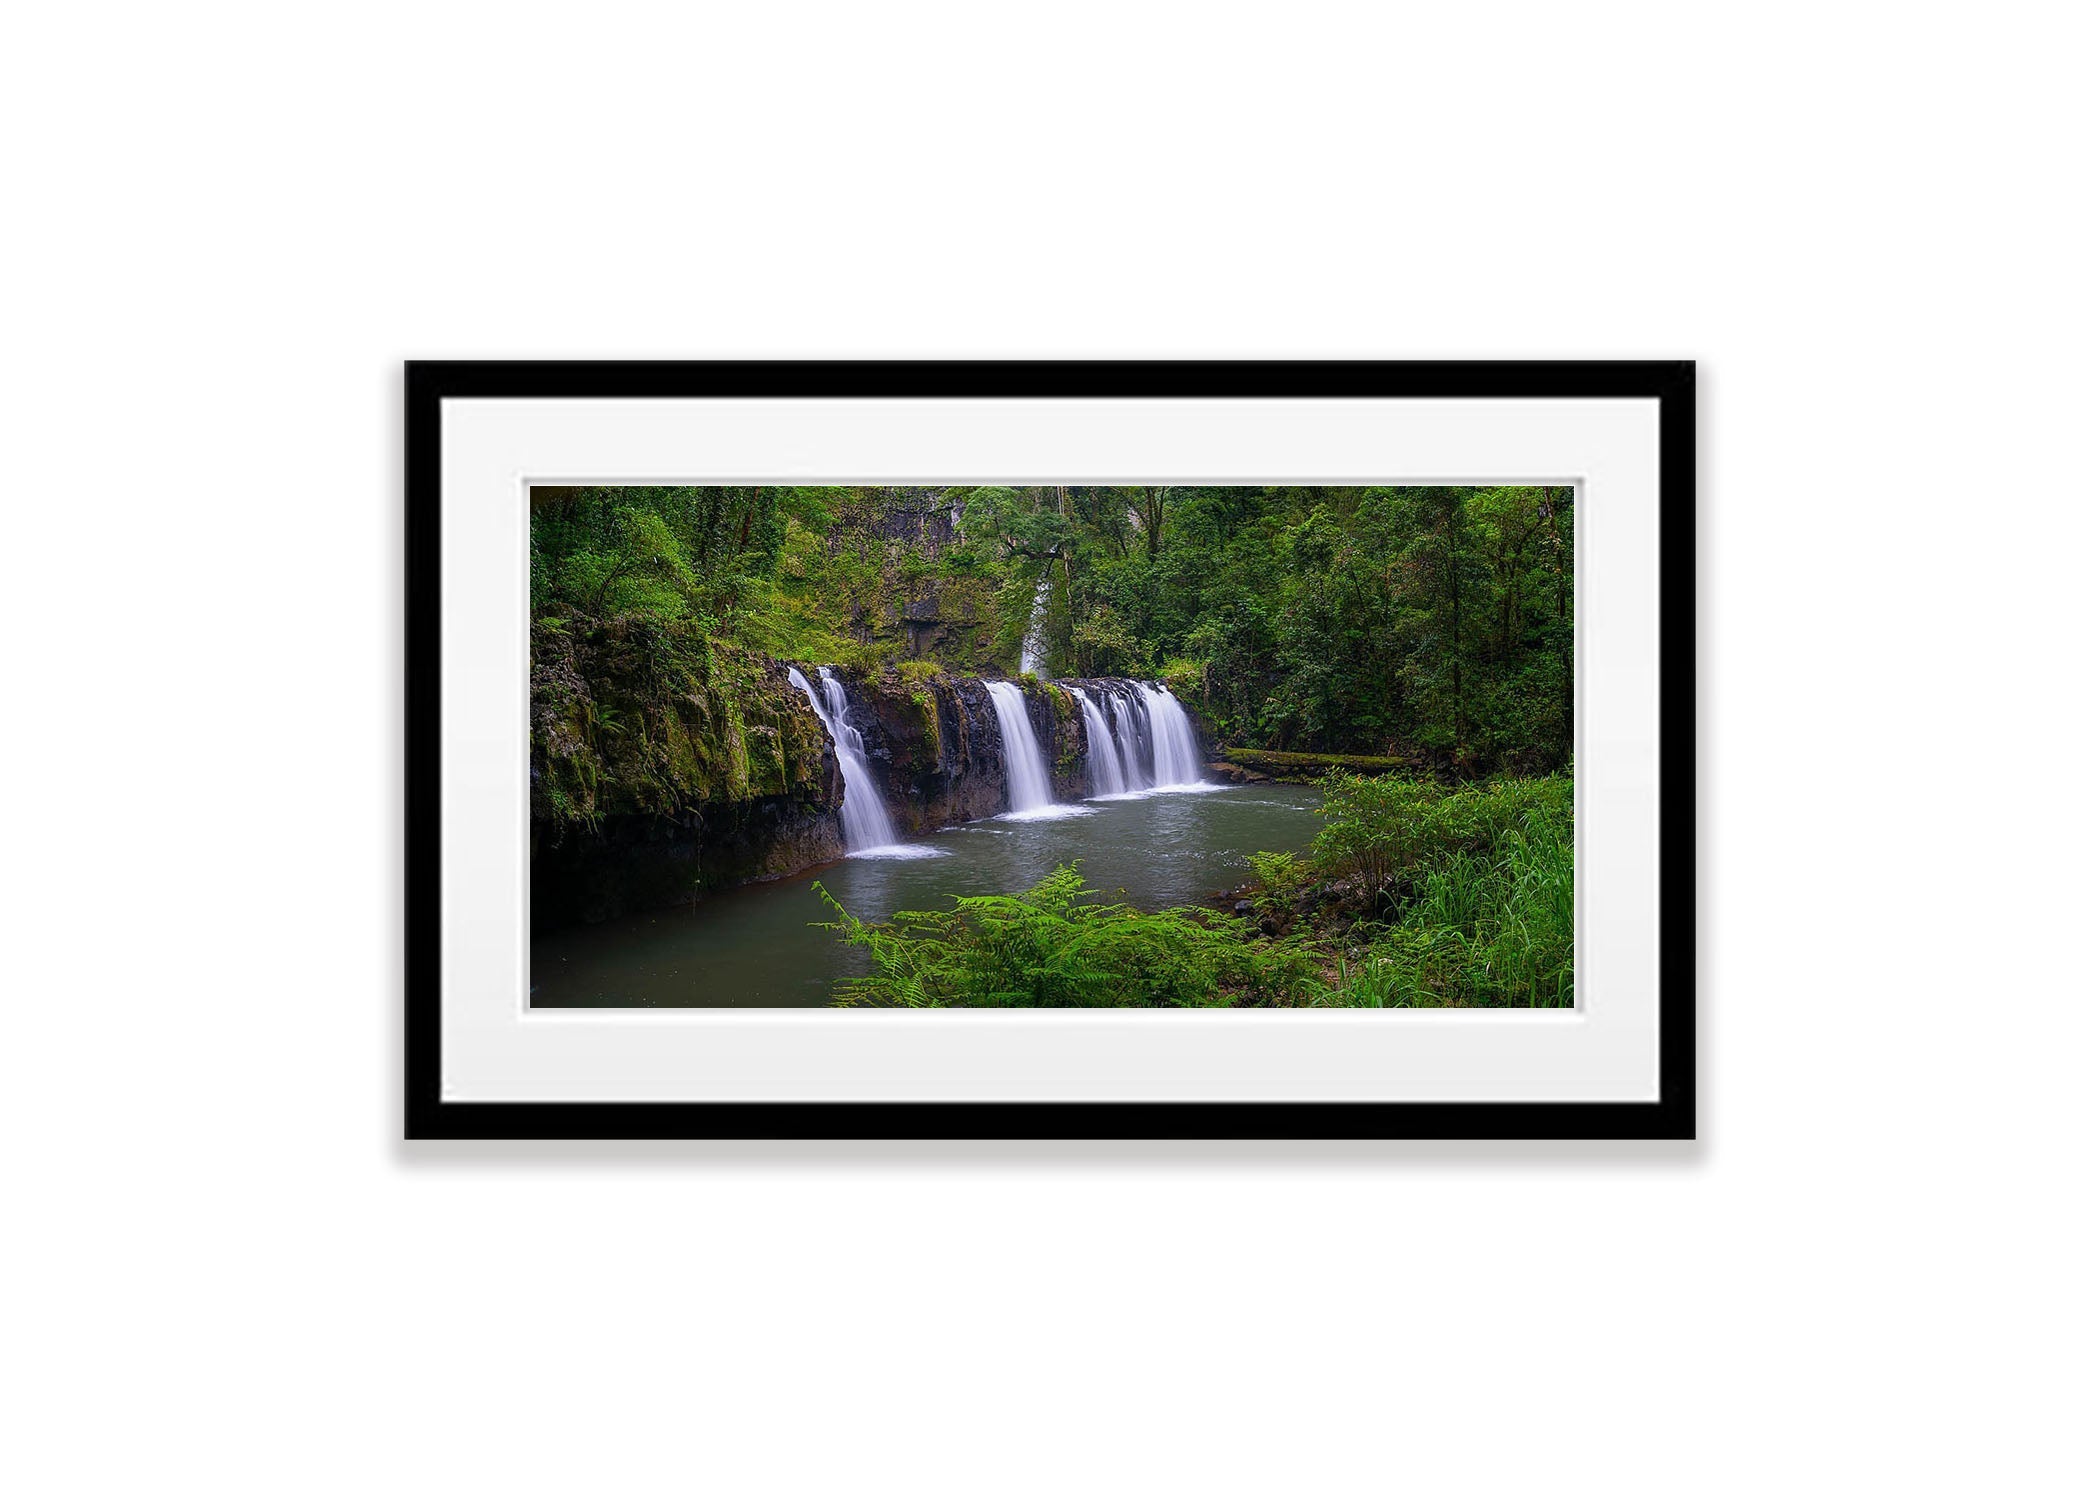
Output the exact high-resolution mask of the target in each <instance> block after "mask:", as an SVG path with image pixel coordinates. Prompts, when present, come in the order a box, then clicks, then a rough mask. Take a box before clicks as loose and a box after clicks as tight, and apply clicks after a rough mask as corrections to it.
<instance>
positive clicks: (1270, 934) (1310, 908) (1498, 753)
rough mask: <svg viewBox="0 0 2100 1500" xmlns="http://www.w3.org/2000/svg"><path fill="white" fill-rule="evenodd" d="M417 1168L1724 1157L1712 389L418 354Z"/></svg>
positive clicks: (1465, 374)
mask: <svg viewBox="0 0 2100 1500" xmlns="http://www.w3.org/2000/svg"><path fill="white" fill-rule="evenodd" d="M406 397H407V427H406V432H407V455H406V456H407V476H406V484H407V537H408V544H407V569H408V577H407V604H408V622H407V650H408V659H407V681H408V703H407V725H408V744H407V787H408V798H407V804H408V805H407V819H408V824H407V903H408V908H407V989H406V993H407V999H406V1004H407V1024H406V1047H405V1054H406V1055H405V1070H406V1116H407V1119H406V1129H407V1133H408V1135H409V1136H410V1137H411V1138H425V1137H597V1138H604V1137H622V1138H625V1137H667V1136H670V1137H829V1138H840V1137H853V1138H865V1137H881V1138H911V1137H994V1138H997V1137H1062V1138H1078V1137H1248V1138H1282V1137H1295V1138H1305V1137H1319V1138H1325V1137H1337V1138H1339V1137H1632V1136H1641V1137H1677V1138H1686V1137H1691V1136H1692V1135H1693V1134H1694V1133H1695V1126H1694V1107H1693V1101H1694V1087H1693V1084H1694V1079H1693V1071H1694V1063H1693V1059H1694V1050H1693V1016H1694V996H1693V937H1694V935H1693V873H1694V859H1693V791H1692V768H1693V763H1694V745H1693V723H1694V720H1693V620H1694V608H1693V506H1694V492H1693V472H1694V471H1693V367H1692V366H1691V365H1690V364H1689V363H1452V364H1443V363H1438V364H1430V363H1098V364H1097V363H815V364H802V363H734V364H732V363H625V364H623V363H612V364H574V363H571V364H562V363H545V364H542V363H420V362H419V363H412V364H410V365H409V366H408V367H407V372H406Z"/></svg>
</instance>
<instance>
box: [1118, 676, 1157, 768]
mask: <svg viewBox="0 0 2100 1500" xmlns="http://www.w3.org/2000/svg"><path fill="white" fill-rule="evenodd" d="M1136 697H1137V686H1136V684H1135V683H1129V682H1119V683H1116V684H1115V685H1114V686H1113V687H1111V688H1110V689H1109V695H1108V706H1109V708H1110V709H1111V710H1112V711H1113V712H1114V713H1115V716H1116V753H1117V754H1118V755H1120V756H1121V757H1122V759H1123V784H1124V785H1125V786H1127V787H1128V788H1130V790H1131V791H1133V792H1135V791H1138V790H1139V789H1141V788H1143V787H1148V786H1150V785H1151V784H1152V778H1151V777H1150V776H1148V775H1147V774H1145V755H1144V751H1145V745H1144V739H1145V728H1144V726H1145V716H1144V713H1143V712H1142V711H1141V710H1140V709H1139V708H1138V706H1137V704H1136V703H1135V701H1134V700H1135V699H1136Z"/></svg>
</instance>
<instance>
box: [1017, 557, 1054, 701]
mask: <svg viewBox="0 0 2100 1500" xmlns="http://www.w3.org/2000/svg"><path fill="white" fill-rule="evenodd" d="M1049 611H1050V576H1049V575H1048V574H1047V573H1046V574H1044V575H1043V581H1042V582H1041V583H1039V584H1037V585H1036V586H1035V607H1034V608H1033V609H1031V610H1029V612H1028V633H1027V634H1026V635H1024V636H1022V637H1021V670H1022V671H1024V672H1034V673H1035V674H1037V675H1038V676H1040V675H1041V674H1042V670H1043V627H1044V625H1045V623H1046V622H1047V620H1048V618H1049Z"/></svg>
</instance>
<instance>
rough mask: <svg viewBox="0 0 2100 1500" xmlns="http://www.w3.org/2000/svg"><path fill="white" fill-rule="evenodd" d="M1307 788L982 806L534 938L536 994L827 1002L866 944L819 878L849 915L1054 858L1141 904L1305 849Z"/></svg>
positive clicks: (1011, 885)
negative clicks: (833, 929) (719, 891)
mask: <svg viewBox="0 0 2100 1500" xmlns="http://www.w3.org/2000/svg"><path fill="white" fill-rule="evenodd" d="M1318 804H1319V794H1318V793H1317V792H1315V791H1313V790H1312V789H1310V788H1307V787H1293V786H1274V785H1267V784H1264V785H1260V786H1246V787H1222V788H1218V789H1215V790H1209V791H1203V792H1160V793H1154V794H1150V795H1140V796H1137V797H1133V798H1129V799H1104V800H1101V801H1096V802H1088V803H1084V804H1080V806H1082V807H1083V808H1084V809H1085V811H1084V814H1083V815H1081V816H1076V817H1064V818H1060V819H1057V820H1055V821H1041V822H1016V821H1011V820H1008V819H1004V818H993V819H988V820H986V821H984V822H981V823H972V824H969V825H968V826H966V827H963V828H957V829H952V830H949V831H947V832H944V833H937V834H934V835H932V836H931V837H928V838H925V839H919V840H915V841H914V843H915V844H916V845H918V846H920V847H923V848H927V849H932V850H937V851H939V854H938V857H935V858H918V859H847V860H841V861H840V862H838V863H837V864H832V865H826V866H824V867H823V868H821V869H818V870H813V871H808V872H806V873H804V874H801V875H796V876H791V877H789V878H788V879H786V880H777V881H772V882H769V883H767V884H764V885H754V886H745V887H743V888H742V889H740V890H735V891H730V892H727V893H725V894H723V895H719V896H714V897H711V898H709V899H708V900H707V901H706V902H704V903H703V904H702V905H701V906H700V907H699V908H698V909H697V910H675V911H664V912H654V913H648V914H645V915H642V916H636V917H629V918H626V919H624V920H622V921H617V922H608V923H605V924H603V925H601V926H598V927H587V928H578V929H575V930H572V931H568V932H558V933H551V934H549V935H547V936H545V937H542V938H537V939H535V940H534V942H533V945H532V1003H533V1004H534V1005H548V1006H554V1005H597V1006H656V1005H822V1004H824V1003H826V1002H827V1001H828V1000H829V999H830V991H831V982H832V981H833V980H834V979H836V978H838V977H839V976H841V975H843V974H847V973H852V972H857V971H858V969H859V968H860V966H861V965H862V963H863V962H864V960H863V956H862V955H861V954H859V953H857V952H855V951H853V950H851V949H848V948H847V947H845V946H844V945H843V944H841V943H840V942H838V941H837V939H836V938H834V937H833V936H832V934H830V933H828V932H823V931H820V930H818V929H816V928H813V927H811V926H809V925H808V924H809V923H811V922H817V921H822V920H823V919H824V918H825V916H826V915H827V913H826V912H825V910H824V907H823V904H822V903H821V902H820V901H819V900H818V899H817V897H816V895H815V893H814V892H812V891H811V889H810V885H811V882H812V880H822V881H823V882H824V888H825V889H826V890H828V891H830V892H831V893H832V895H833V896H835V897H837V898H838V900H839V901H840V902H841V903H842V904H843V905H844V906H845V907H846V909H847V910H848V911H850V912H852V913H853V914H854V915H855V916H857V917H861V918H864V919H866V920H870V921H873V920H878V919H881V918H884V917H887V916H889V915H890V914H891V913H893V912H896V911H900V910H908V909H925V908H932V909H943V908H945V907H946V906H947V905H948V901H947V898H948V897H950V896H981V895H993V894H996V893H999V892H1011V891H1019V890H1023V889H1025V888H1026V887H1028V886H1030V885H1032V884H1034V883H1035V882H1036V881H1038V880H1040V879H1042V878H1043V876H1045V875H1047V874H1049V873H1050V871H1051V870H1053V869H1055V868H1056V867H1057V866H1058V865H1059V864H1060V863H1066V862H1070V861H1073V860H1077V861H1079V862H1080V868H1081V870H1082V871H1083V872H1084V873H1085V875H1086V878H1087V884H1088V885H1089V886H1091V887H1093V888H1094V889H1096V890H1099V891H1101V892H1103V893H1104V894H1114V895H1117V897H1118V899H1121V900H1125V901H1128V902H1130V903H1131V904H1132V905H1134V906H1138V907H1142V908H1144V909H1146V910H1148V911H1156V910H1158V909H1159V908H1161V907H1167V906H1177V905H1181V904H1183V903H1187V902H1193V901H1197V900H1200V899H1201V898H1202V897H1204V896H1206V895H1208V894H1209V893H1210V892H1212V891H1215V890H1218V889H1220V888H1222V887H1225V886H1231V885H1237V884H1239V883H1241V882H1242V881H1244V880H1246V879H1247V878H1248V867H1247V855H1248V854H1249V853H1251V852H1253V851H1254V850H1257V849H1273V850H1286V849H1291V850H1296V849H1303V848H1304V847H1305V846H1306V845H1307V844H1308V843H1309V842H1311V840H1312V836H1313V835H1314V834H1315V833H1316V832H1318V831H1319V826H1320V820H1319V816H1318V814H1317V813H1316V812H1315V811H1314V809H1315V808H1316V807H1317V806H1318Z"/></svg>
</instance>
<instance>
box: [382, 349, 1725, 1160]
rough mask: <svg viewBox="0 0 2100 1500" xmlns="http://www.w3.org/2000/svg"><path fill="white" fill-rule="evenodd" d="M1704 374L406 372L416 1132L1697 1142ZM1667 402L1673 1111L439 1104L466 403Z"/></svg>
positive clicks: (410, 1128)
mask: <svg viewBox="0 0 2100 1500" xmlns="http://www.w3.org/2000/svg"><path fill="white" fill-rule="evenodd" d="M1694 370H1695V367H1694V365H1693V364H1692V363H1691V362H1690V361H1595V362H1591V361H1520V362H1507V361H1479V362H1470V361H1461V362H1442V361H1438V362H1425V361H1335V362H1327V361H1265V362H1236V361H1216V362H1179V361H1171V362H1166V361H1131V362H1094V361H1058V362H1032V361H1012V362H1005V361H998V362H960V361H926V362H889V361H861V362H763V361H762V362H687V361H660V362H659V361H644V362H595V361H594V362H543V361H410V362H409V363H408V365H407V366H406V372H405V393H406V426H405V431H406V443H405V459H406V472H405V503H406V564H405V565H406V597H407V619H406V638H407V649H406V657H407V659H406V663H405V667H406V683H407V697H406V723H407V734H406V740H407V745H406V756H407V761H406V818H407V827H406V902H407V909H406V925H405V934H406V942H405V946H406V971H405V984H404V987H405V1002H404V1003H405V1021H406V1025H405V1033H404V1038H405V1044H404V1059H403V1061H404V1083H405V1132H406V1135H407V1137H408V1138H409V1139H411V1140H430V1139H589V1140H605V1139H650V1138H689V1139H700V1138H713V1139H795V1140H808V1139H871V1138H872V1139H937V1138H965V1139H967V1138H982V1139H1044V1138H1050V1139H1074V1140H1077V1139H1089V1140H1092V1139H1243V1140H1244V1139H1273V1140H1305V1139H1346V1138H1386V1139H1391V1138H1410V1139H1505V1140H1506V1139H1535V1140H1544V1139H1571V1138H1572V1139H1629V1138H1646V1139H1691V1138H1693V1137H1695V1135H1696V1123H1695V1114H1696V1111H1695V1098H1696V1092H1695V1080H1694V1072H1695V1065H1694V1057H1695V1051H1694V1028H1695V1019H1696V1016H1695V1010H1696V997H1695V966H1694V953H1695V946H1694V945H1695V932H1694V875H1695V830H1694V780H1693V778H1694V765H1695V750H1696V741H1695V736H1696V728H1695V718H1694V693H1695V666H1694V660H1695V657H1694V641H1695V623H1696V622H1695V597H1694V581H1693V580H1694V573H1695V567H1694V546H1695V514H1694V512H1695V503H1696V491H1695V474H1694V461H1693V450H1694V420H1693V413H1694V399H1695V395H1694ZM471 397H510V398H519V397H525V398H531V397H542V398H550V399H551V398H559V399H567V400H573V399H590V398H630V399H632V398H652V397H654V398H676V397H775V398H780V397H786V398H793V397H805V398H816V397H859V398H867V397H917V398H956V397H965V398H967V397H977V398H1000V397H1006V398H1033V399H1041V398H1050V399H1055V398H1102V397H1117V398H1205V397H1208V398H1227V399H1229V398H1262V399H1277V398H1291V397H1313V398H1319V397H1324V398H1337V397H1415V398H1423V397H1446V398H1458V397H1464V398H1480V397H1486V398H1494V397H1506V398H1565V399H1584V398H1605V399H1609V398H1625V397H1636V398H1654V399H1656V400H1657V401H1658V402H1659V403H1660V413H1661V423H1660V444H1661V451H1660V454H1659V462H1660V475H1661V494H1660V505H1661V515H1660V518H1659V519H1660V538H1661V541H1660V547H1659V556H1658V558H1657V566H1658V569H1659V581H1660V591H1661V622H1660V623H1661V643H1662V644H1661V662H1660V669H1661V702H1660V705H1659V708H1660V714H1661V718H1660V725H1661V737H1662V738H1661V751H1662V768H1661V776H1662V782H1661V807H1660V845H1661V847H1660V859H1661V867H1660V868H1661V877H1662V878H1661V882H1660V887H1661V897H1660V899H1661V911H1660V933H1661V941H1660V950H1661V951H1660V954H1659V960H1660V978H1661V995H1660V1006H1661V1013H1660V1018H1659V1020H1660V1026H1659V1050H1658V1058H1657V1064H1658V1076H1659V1079H1660V1084H1661V1087H1660V1095H1659V1097H1658V1098H1657V1099H1656V1100H1654V1101H1653V1102H1644V1103H1569V1102H1537V1103H1487V1102H1483V1103H1464V1104H1451V1103H1382V1102H1365V1103H1255V1102H1246V1103H1236V1102H1221V1103H1080V1102H1070V1103H1064V1102H1056V1103H998V1102H985V1103H931V1102H928V1103H625V1102H604V1103H569V1102H546V1103H480V1102H463V1101H446V1100H445V1099H443V1098H442V1097H441V1095H440V1086H439V1080H440V1051H439V1049H440V1046H441V1027H440V1018H441V1006H442V1003H443V997H442V994H441V986H440V969H439V954H440V943H441V942H442V933H441V930H440V911H439V883H438V875H439V868H440V858H441V847H440V836H439V818H438V812H439V747H440V743H441V736H442V734H443V724H442V722H441V719H440V713H439V642H440V630H441V628H442V627H441V603H442V601H441V597H440V576H439V538H440V517H441V513H442V511H441V507H442V504H443V497H442V493H441V489H442V486H441V477H440V469H439V461H440V446H439V444H440V409H441V403H443V402H444V401H445V400H447V399H452V398H471Z"/></svg>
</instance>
